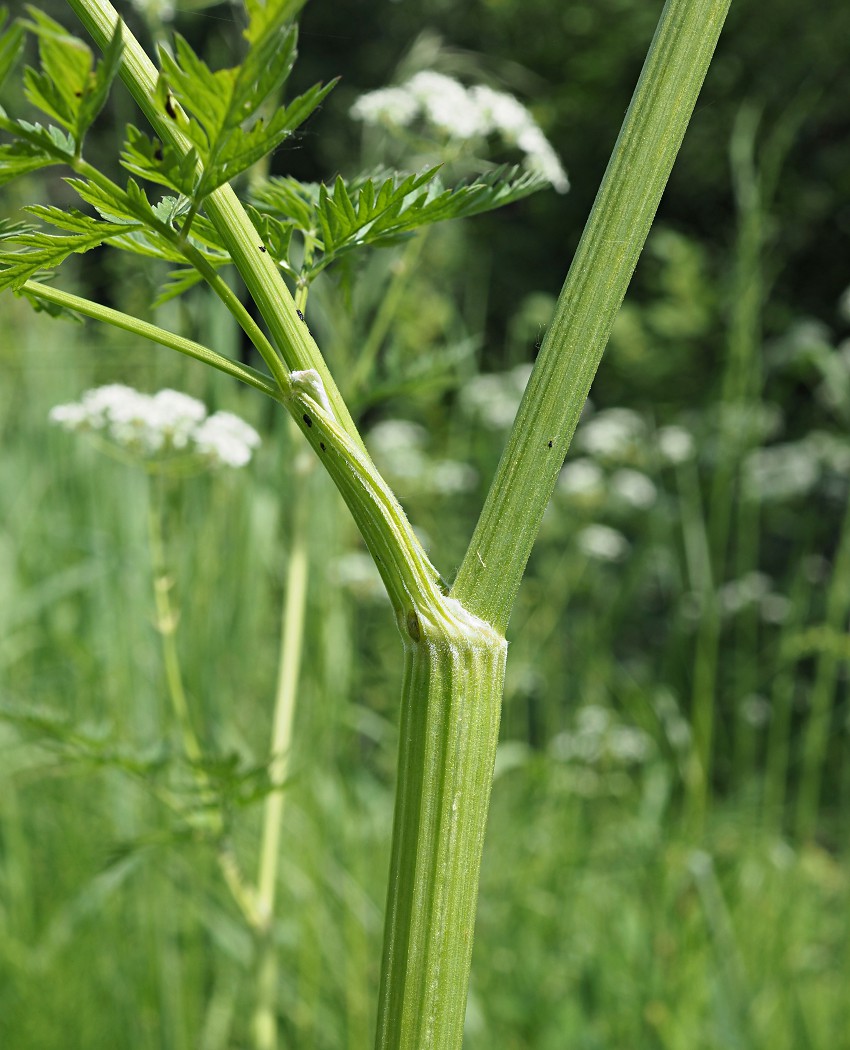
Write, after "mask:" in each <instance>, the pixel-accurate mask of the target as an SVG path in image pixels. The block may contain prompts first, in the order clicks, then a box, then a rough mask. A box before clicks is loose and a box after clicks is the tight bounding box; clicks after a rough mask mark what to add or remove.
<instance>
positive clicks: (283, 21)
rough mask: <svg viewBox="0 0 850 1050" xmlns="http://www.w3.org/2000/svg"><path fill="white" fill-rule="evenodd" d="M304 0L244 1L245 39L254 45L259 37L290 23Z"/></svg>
mask: <svg viewBox="0 0 850 1050" xmlns="http://www.w3.org/2000/svg"><path fill="white" fill-rule="evenodd" d="M304 3H305V0H245V9H246V11H247V12H248V26H247V28H246V29H245V33H244V36H245V39H246V40H247V41H249V43H251V44H254V43H256V41H258V40H259V39H260V38H261V37H263V36H264V35H265V34H267V33H269V32H273V31H274V30H275V29H277V28H278V27H280V26H285V25H287V24H288V23H289V22H291V21H292V19H293V18H295V16H296V15H297V14H298V12H299V11H300V10H301V8H302V7H303V6H304Z"/></svg>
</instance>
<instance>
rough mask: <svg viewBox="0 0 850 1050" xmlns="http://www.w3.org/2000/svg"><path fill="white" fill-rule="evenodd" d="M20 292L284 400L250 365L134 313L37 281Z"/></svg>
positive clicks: (266, 379)
mask: <svg viewBox="0 0 850 1050" xmlns="http://www.w3.org/2000/svg"><path fill="white" fill-rule="evenodd" d="M21 291H22V292H26V293H27V294H28V295H31V296H32V297H33V298H35V299H41V300H42V301H43V302H46V303H54V304H55V305H56V306H62V307H65V308H66V309H68V310H73V311H74V312H75V313H78V314H81V315H82V316H83V317H89V318H91V320H93V321H101V322H103V323H104V324H108V325H111V326H112V327H113V328H120V329H121V330H122V331H124V332H131V333H132V334H133V335H139V336H142V337H143V338H144V339H149V340H150V341H151V342H152V343H158V344H159V345H160V346H166V347H168V348H169V349H170V350H176V351H177V352H178V353H180V354H185V355H186V357H192V358H194V359H195V360H196V361H202V362H203V363H204V364H207V365H212V367H213V368H217V369H218V370H219V372H224V373H225V374H226V375H229V376H232V377H233V378H234V379H238V380H240V381H241V382H243V383H247V384H248V386H252V387H254V388H255V389H256V390H260V391H262V393H264V394H267V395H268V396H269V397H273V398H274V399H275V400H276V401H279V400H280V398H281V391H280V389H279V387H278V386H277V385H276V384H275V383H273V382H271V380H270V379H268V377H266V376H264V375H263V374H262V372H258V371H257V370H256V369H254V368H251V367H250V366H248V365H242V364H239V363H238V362H236V361H231V360H230V358H227V357H223V356H222V355H221V354H217V353H216V352H215V351H214V350H210V349H209V348H208V347H206V346H203V345H202V344H201V343H196V342H193V340H191V339H184V338H183V336H181V335H174V333H173V332H168V331H166V330H165V329H164V328H159V327H157V326H156V325H154V324H150V323H149V322H148V321H141V320H139V318H138V317H133V316H132V315H131V314H125V313H121V311H120V310H113V309H111V308H110V307H108V306H101V305H100V303H95V302H92V301H91V300H90V299H84V298H83V297H82V296H79V295H73V294H72V293H71V292H63V291H60V290H59V289H58V288H54V287H53V286H52V285H49V284H41V283H39V282H38V281H27V282H26V283H25V284H24V285H23V286H22V288H21Z"/></svg>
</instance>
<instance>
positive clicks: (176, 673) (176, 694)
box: [148, 479, 201, 766]
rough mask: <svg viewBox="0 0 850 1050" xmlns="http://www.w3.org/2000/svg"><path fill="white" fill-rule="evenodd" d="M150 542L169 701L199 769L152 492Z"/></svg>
mask: <svg viewBox="0 0 850 1050" xmlns="http://www.w3.org/2000/svg"><path fill="white" fill-rule="evenodd" d="M154 487H158V483H157V479H152V488H154ZM148 541H149V543H150V550H151V564H152V569H153V590H154V600H155V603H156V630H157V633H158V634H159V637H160V640H161V644H162V659H163V666H164V668H165V680H166V685H167V688H168V697H169V699H170V701H171V707H172V710H173V711H174V716H175V718H176V719H177V726H178V729H179V731H180V738H181V740H182V742H183V751H184V753H185V755H186V758H188V760H189V761H190V762H191V763H193V764H194V765H195V766H197V765H198V764H199V763H200V760H201V747H200V744H199V743H198V738H197V736H196V735H195V730H194V729H193V727H192V717H191V714H190V713H189V701H188V699H187V697H186V690H185V689H184V688H183V675H182V672H181V670H180V656H179V654H178V652H177V639H176V631H177V613H176V611H175V609H174V608H173V606H172V604H171V588H172V586H173V583H174V581H173V580H172V578H171V576H170V574H169V572H168V568H167V565H166V559H165V540H164V538H163V531H162V509H161V493H160V492H158V491H151V493H150V499H149V501H148Z"/></svg>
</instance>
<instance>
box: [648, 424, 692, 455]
mask: <svg viewBox="0 0 850 1050" xmlns="http://www.w3.org/2000/svg"><path fill="white" fill-rule="evenodd" d="M655 439H656V441H657V442H658V451H659V452H660V453H661V456H662V458H663V459H665V460H666V461H667V462H668V463H672V464H678V463H685V462H687V460H689V459H692V458H693V455H694V439H693V436H692V435H691V433H690V431H688V430H685V428H684V427H677V426H669V427H661V429H660V430H659V431H658V433H657V434H656V435H655Z"/></svg>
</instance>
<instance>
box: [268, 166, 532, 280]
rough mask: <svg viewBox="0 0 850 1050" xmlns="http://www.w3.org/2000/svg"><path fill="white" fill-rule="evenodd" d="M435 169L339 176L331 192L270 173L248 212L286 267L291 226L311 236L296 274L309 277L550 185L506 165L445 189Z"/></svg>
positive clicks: (325, 187) (270, 248)
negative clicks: (359, 252) (360, 252)
mask: <svg viewBox="0 0 850 1050" xmlns="http://www.w3.org/2000/svg"><path fill="white" fill-rule="evenodd" d="M439 170H440V169H439V166H438V167H433V168H429V169H427V170H426V171H423V172H420V173H419V174H418V175H417V174H414V175H405V174H402V173H394V174H391V175H387V174H385V173H382V174H378V175H371V176H370V175H366V176H361V177H360V178H356V179H353V180H350V181H349V182H346V181H345V180H344V179H343V178H342V176H337V179H336V181H335V182H334V185H333V189H332V190H331V189H328V187H327V186H325V185H324V184H320V185H318V186H315V185H305V184H303V183H299V182H298V181H297V180H295V179H292V178H287V177H281V178H271V179H269V180H268V181H267V182H266V183H265V184H263V185H262V186H259V187H258V188H257V189H256V190H255V191H254V200H255V203H256V205H257V209H255V210H254V212H252V214H253V215H255V216H256V218H257V221H258V222H259V223H260V225H261V227H262V229H263V231H264V232H265V233H267V234H268V236H269V243H268V244H266V247H267V248H268V249H269V250H270V251H271V252H272V254H273V257H274V258H275V259H276V260H277V261H278V262H279V263H280V265H281V266H283V267H284V268H285V269H287V270H288V271H289V272H292V273H294V272H295V271H294V268H293V267H292V265H291V263H290V261H289V259H288V253H289V249H290V243H291V234H292V230H295V229H297V230H298V231H299V232H300V233H301V234H302V235H305V236H307V237H308V238H309V240H310V243H311V247H312V248H313V249H314V250H315V252H316V255H315V256H314V257H312V256H311V259H310V261H308V262H306V263H305V264H304V266H303V267H302V269H301V271H300V274H299V276H301V277H302V278H303V279H305V280H308V281H309V280H312V279H313V278H314V277H315V276H316V275H317V274H319V273H321V271H322V270H323V269H325V267H327V266H328V265H329V264H330V263H332V262H334V261H335V260H336V259H338V258H339V257H340V256H342V255H344V254H346V253H348V252H351V251H353V250H355V249H358V248H363V247H366V246H371V247H377V248H385V247H390V246H392V245H396V244H399V243H400V242H401V241H403V240H404V239H405V238H406V237H408V236H409V235H410V234H411V233H413V232H414V231H416V230H418V229H422V228H423V227H425V226H429V225H432V224H434V223H438V222H445V221H447V220H449V219H459V218H466V217H468V216H471V215H480V214H482V213H483V212H487V211H491V210H493V209H494V208H500V207H502V206H504V205H506V204H512V203H513V202H514V201H517V200H520V199H521V198H523V197H527V196H528V195H529V194H531V193H535V192H536V191H537V190H540V189H542V188H544V187H545V186H547V185H548V183H547V181H546V180H545V179H544V178H542V177H541V176H540V175H537V174H534V173H532V172H527V171H525V172H523V171H521V170H520V169H519V168H517V167H511V166H508V165H504V166H502V167H498V168H495V169H493V170H492V171H489V172H487V173H485V174H483V175H480V176H478V177H477V178H475V179H470V180H469V181H467V182H464V183H461V184H459V185H457V186H455V187H452V188H448V189H446V188H444V187H443V185H442V183H441V182H440V180H439V176H438V173H439Z"/></svg>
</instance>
